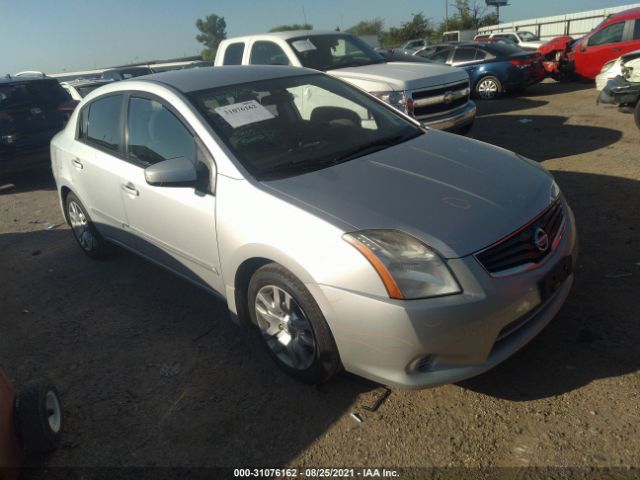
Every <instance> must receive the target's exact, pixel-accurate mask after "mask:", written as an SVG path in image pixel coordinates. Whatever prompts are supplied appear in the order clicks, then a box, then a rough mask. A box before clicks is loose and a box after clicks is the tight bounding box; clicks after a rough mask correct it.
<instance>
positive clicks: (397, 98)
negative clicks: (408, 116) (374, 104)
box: [371, 91, 408, 113]
mask: <svg viewBox="0 0 640 480" xmlns="http://www.w3.org/2000/svg"><path fill="white" fill-rule="evenodd" d="M371 94H372V95H373V96H375V97H378V98H379V99H380V100H382V101H383V102H384V103H388V104H389V105H391V106H392V107H393V108H395V109H397V110H400V111H401V112H402V113H408V112H407V97H406V95H405V94H404V92H396V91H393V92H372V93H371Z"/></svg>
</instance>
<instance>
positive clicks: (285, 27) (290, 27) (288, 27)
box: [269, 23, 313, 32]
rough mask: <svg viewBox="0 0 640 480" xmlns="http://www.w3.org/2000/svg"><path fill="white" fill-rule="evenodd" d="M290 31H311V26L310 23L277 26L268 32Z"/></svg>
mask: <svg viewBox="0 0 640 480" xmlns="http://www.w3.org/2000/svg"><path fill="white" fill-rule="evenodd" d="M292 30H313V25H311V24H310V23H294V24H293V25H278V26H277V27H273V28H272V29H271V30H269V31H270V32H289V31H292Z"/></svg>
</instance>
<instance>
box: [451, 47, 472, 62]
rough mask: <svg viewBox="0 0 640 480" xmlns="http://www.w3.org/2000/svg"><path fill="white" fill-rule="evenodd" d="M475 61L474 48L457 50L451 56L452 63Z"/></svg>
mask: <svg viewBox="0 0 640 480" xmlns="http://www.w3.org/2000/svg"><path fill="white" fill-rule="evenodd" d="M475 59H476V49H475V48H458V49H456V52H455V53H454V54H453V63H462V62H471V61H473V60H475Z"/></svg>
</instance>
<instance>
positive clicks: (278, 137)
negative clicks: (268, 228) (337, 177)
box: [188, 75, 423, 180]
mask: <svg viewBox="0 0 640 480" xmlns="http://www.w3.org/2000/svg"><path fill="white" fill-rule="evenodd" d="M188 97H189V98H190V100H191V101H192V102H193V104H194V105H195V107H196V108H197V109H198V110H199V111H200V112H201V113H202V114H203V116H204V117H205V118H206V119H207V121H208V123H209V124H210V125H211V127H212V128H213V129H214V131H215V132H216V133H217V135H218V136H219V137H220V138H221V139H222V141H223V142H224V143H225V144H226V145H227V147H228V148H229V150H230V151H231V152H232V153H233V154H234V156H235V158H236V159H237V160H238V161H239V162H240V163H241V164H242V165H243V166H244V167H245V168H246V169H247V170H248V171H249V173H251V174H252V175H254V176H255V177H256V178H258V179H261V180H262V179H269V178H274V177H276V178H283V177H286V176H292V175H296V174H298V175H299V174H301V173H303V172H308V171H312V170H317V169H320V168H325V167H327V166H330V165H333V164H335V163H340V162H343V161H349V160H351V159H353V158H356V157H357V156H361V155H364V154H365V153H362V152H367V153H372V151H375V149H383V148H387V147H389V146H391V145H394V144H396V143H400V142H402V141H406V140H408V139H409V138H413V137H415V136H417V135H420V134H422V133H423V131H422V130H421V129H419V128H418V127H416V126H415V125H414V124H412V123H411V122H409V121H408V120H406V119H405V118H404V117H402V116H400V115H399V114H398V113H396V111H395V110H394V109H392V108H391V107H387V106H385V105H382V104H380V103H379V102H377V101H375V100H373V99H372V98H370V97H369V95H367V94H365V93H363V92H360V91H359V90H358V89H356V88H354V87H351V86H349V85H345V84H344V83H342V82H340V81H338V80H335V79H333V78H331V77H327V76H324V75H300V76H296V77H283V78H277V79H271V80H262V81H256V82H250V83H245V84H241V85H232V86H226V87H219V88H213V89H207V90H201V91H196V92H192V93H190V94H189V95H188Z"/></svg>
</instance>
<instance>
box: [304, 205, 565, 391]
mask: <svg viewBox="0 0 640 480" xmlns="http://www.w3.org/2000/svg"><path fill="white" fill-rule="evenodd" d="M565 208H566V211H567V218H566V226H565V231H564V234H563V237H562V240H561V241H560V243H559V245H558V247H557V249H556V250H555V251H554V252H553V253H552V254H550V255H549V256H547V257H546V259H545V260H544V261H543V263H542V264H541V265H540V266H538V268H535V269H533V270H530V271H528V272H525V273H521V274H517V275H513V276H511V277H506V278H494V277H491V276H489V274H488V273H487V272H486V271H485V270H484V269H483V267H482V266H481V265H480V263H479V262H478V261H477V260H476V259H475V257H474V256H468V257H465V258H458V259H451V260H448V263H449V266H450V267H451V269H452V271H453V272H454V273H455V275H456V277H457V279H458V281H459V283H460V285H461V286H462V289H463V293H462V294H459V295H451V296H446V297H440V298H431V299H423V300H410V301H401V300H392V299H383V298H379V297H368V296H364V295H361V294H358V293H354V292H350V291H346V290H342V289H338V288H334V287H329V286H323V285H308V288H309V289H310V290H311V292H312V294H313V295H314V297H315V298H316V299H317V300H318V303H319V305H320V308H321V309H322V310H323V313H324V315H325V318H326V319H327V322H328V323H329V326H330V328H331V331H332V333H333V336H334V338H335V341H336V345H337V346H338V350H339V352H340V357H341V360H342V363H343V365H344V368H345V369H346V370H347V371H349V372H352V373H354V374H357V375H360V376H362V377H365V378H367V379H370V380H373V381H376V382H379V383H382V384H385V385H390V386H393V387H398V388H425V387H432V386H436V385H441V384H445V383H453V382H458V381H460V380H463V379H465V378H469V377H472V376H475V375H478V374H480V373H482V372H484V371H486V370H488V369H490V368H492V367H494V366H495V365H497V364H498V363H500V362H502V361H503V360H505V359H507V358H508V357H509V356H511V355H512V354H513V353H515V352H516V351H517V350H519V349H520V348H522V347H523V346H524V345H526V344H527V343H528V342H529V341H530V340H531V339H533V338H534V337H535V336H536V335H537V334H538V333H539V332H540V331H541V330H542V329H543V328H544V327H545V326H546V325H547V324H548V323H549V322H550V321H551V320H552V319H553V317H554V316H555V315H556V313H557V312H558V311H559V309H560V307H561V306H562V304H563V303H564V301H565V299H566V298H567V296H568V294H569V291H570V289H571V286H572V284H573V275H570V276H569V277H568V278H567V279H566V280H565V281H564V283H563V284H562V285H561V286H560V287H559V288H558V290H556V291H555V293H554V294H553V295H552V296H551V297H550V298H548V299H547V300H546V301H544V302H543V301H542V300H541V293H540V289H539V287H538V285H539V284H540V282H541V281H542V279H544V278H545V277H546V276H547V275H548V274H550V273H552V272H553V271H554V270H555V268H556V267H557V266H558V265H559V263H560V262H561V261H562V260H563V259H565V258H566V257H571V258H572V262H573V265H574V266H575V262H576V257H577V240H576V230H575V221H574V217H573V213H572V212H571V210H570V208H569V207H568V206H567V205H566V204H565Z"/></svg>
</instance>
